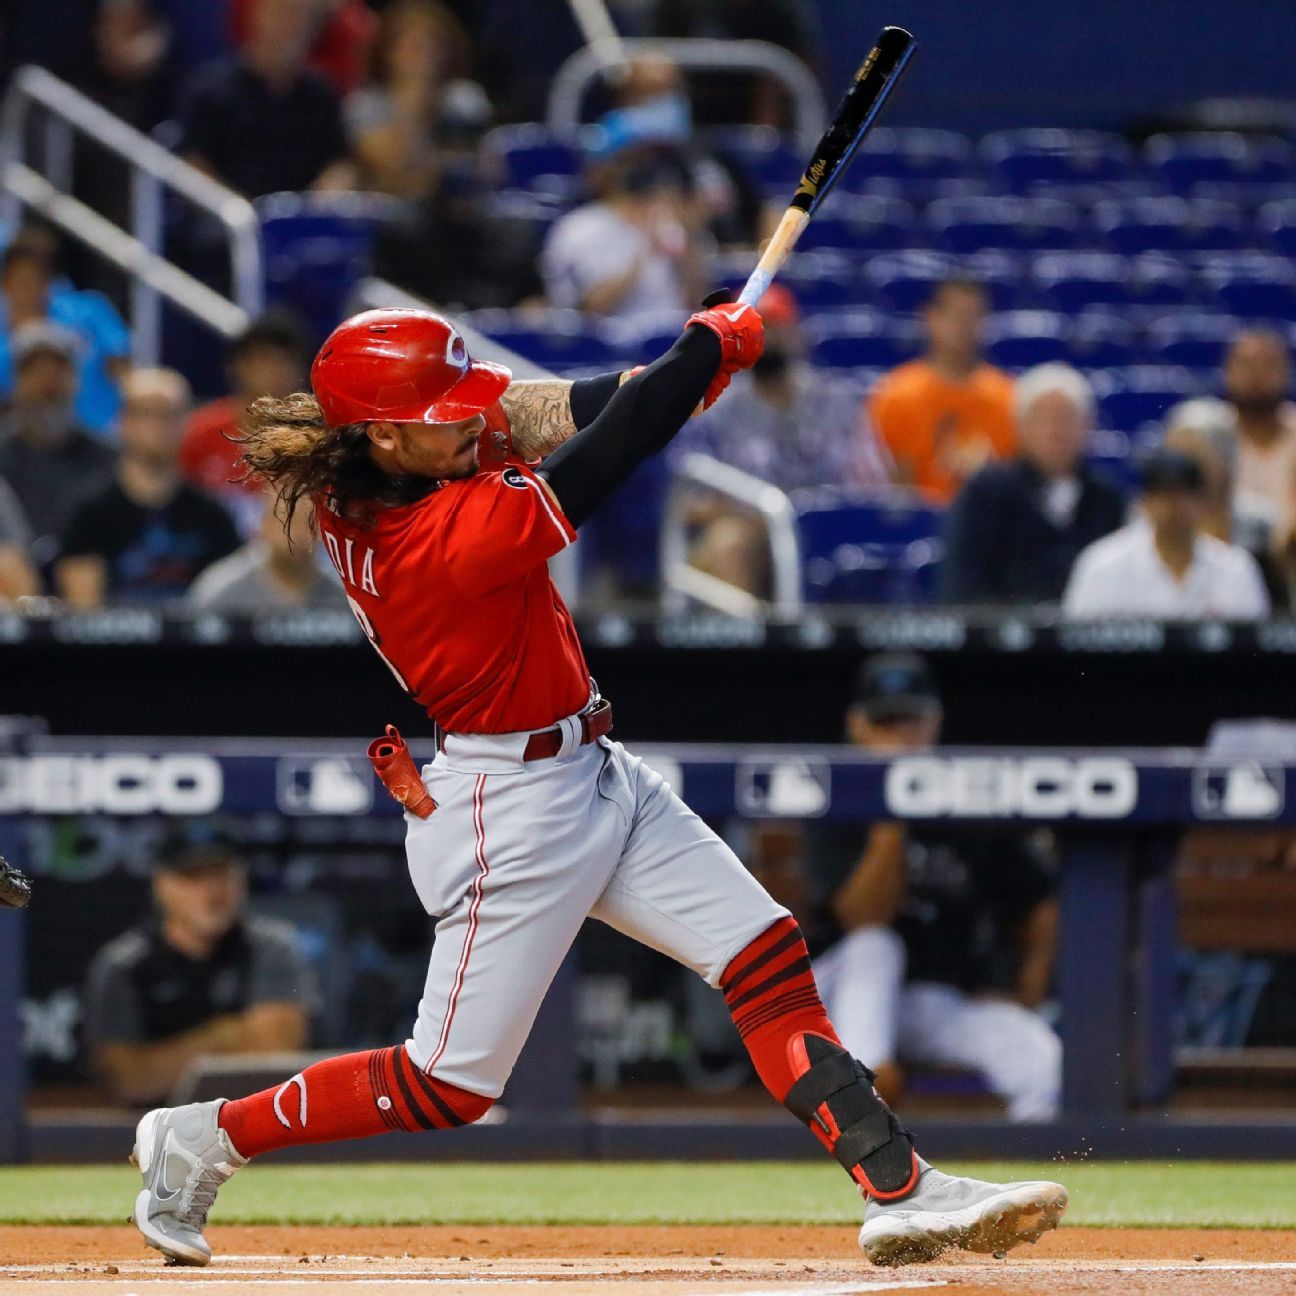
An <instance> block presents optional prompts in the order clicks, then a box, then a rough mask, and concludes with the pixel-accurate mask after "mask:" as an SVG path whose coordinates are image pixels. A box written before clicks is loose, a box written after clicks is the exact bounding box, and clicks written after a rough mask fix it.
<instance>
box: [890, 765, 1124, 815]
mask: <svg viewBox="0 0 1296 1296" xmlns="http://www.w3.org/2000/svg"><path fill="white" fill-rule="evenodd" d="M1137 801H1138V771H1137V770H1136V769H1135V768H1134V766H1133V765H1132V764H1131V763H1130V762H1129V761H1127V760H1121V759H1119V758H1117V757H1112V756H1086V757H1080V758H1078V759H1075V760H1072V759H1068V758H1067V757H1065V756H1028V757H1023V758H1013V757H1004V758H999V757H983V756H950V757H941V756H912V757H907V758H905V759H904V760H898V761H895V762H894V763H893V764H892V765H891V766H890V768H888V770H887V776H886V803H887V809H888V810H889V811H890V812H891V813H892V814H895V815H901V816H903V817H905V818H911V819H926V818H931V819H939V818H943V817H946V816H958V817H962V816H965V815H966V816H972V817H984V818H991V819H992V818H1000V817H1004V818H1007V817H1013V816H1020V817H1022V818H1026V819H1058V818H1063V817H1067V816H1073V815H1074V816H1075V817H1077V818H1080V819H1122V818H1124V817H1125V816H1126V815H1128V814H1129V813H1130V812H1131V811H1132V810H1133V809H1134V806H1135V803H1136V802H1137Z"/></svg>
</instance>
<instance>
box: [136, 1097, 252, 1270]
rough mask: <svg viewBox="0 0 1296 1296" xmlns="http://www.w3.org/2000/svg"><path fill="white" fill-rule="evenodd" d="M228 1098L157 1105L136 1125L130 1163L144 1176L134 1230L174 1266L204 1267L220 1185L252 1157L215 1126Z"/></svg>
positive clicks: (138, 1197) (208, 1252)
mask: <svg viewBox="0 0 1296 1296" xmlns="http://www.w3.org/2000/svg"><path fill="white" fill-rule="evenodd" d="M224 1101H225V1100H224V1099H223V1098H218V1099H216V1100H215V1101H213V1102H202V1103H190V1104H189V1105H188V1106H186V1107H158V1108H156V1109H155V1110H154V1111H151V1112H149V1113H148V1115H146V1116H145V1117H144V1118H143V1119H142V1120H141V1121H140V1123H139V1124H138V1125H137V1126H136V1127H135V1147H134V1149H133V1150H132V1151H131V1155H130V1159H131V1162H132V1163H133V1164H134V1165H137V1166H138V1167H139V1170H140V1173H141V1174H142V1175H143V1176H144V1187H143V1188H142V1189H140V1192H139V1195H138V1196H137V1197H136V1198H135V1226H136V1227H137V1228H138V1229H139V1231H140V1232H141V1233H142V1234H143V1235H144V1241H145V1242H147V1243H148V1244H149V1246H151V1247H156V1248H157V1250H159V1251H161V1252H162V1254H163V1255H164V1256H166V1257H167V1259H168V1261H169V1262H171V1263H172V1264H184V1265H205V1264H207V1263H208V1262H209V1261H210V1260H211V1247H210V1246H208V1245H207V1239H206V1238H205V1237H203V1229H204V1228H206V1227H207V1212H208V1211H210V1210H211V1207H212V1203H213V1202H214V1201H215V1200H216V1193H217V1192H218V1191H219V1189H220V1186H221V1184H223V1183H224V1182H225V1180H226V1179H228V1178H229V1177H230V1175H232V1174H233V1173H234V1171H235V1170H237V1169H238V1168H239V1166H242V1165H246V1164H247V1158H246V1157H241V1156H239V1154H238V1153H237V1152H235V1151H234V1145H233V1144H232V1143H231V1142H230V1141H229V1136H228V1135H227V1134H226V1133H225V1131H224V1130H223V1129H221V1128H220V1126H219V1125H217V1123H216V1114H217V1112H219V1111H220V1109H221V1105H222V1103H224Z"/></svg>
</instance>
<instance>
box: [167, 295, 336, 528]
mask: <svg viewBox="0 0 1296 1296" xmlns="http://www.w3.org/2000/svg"><path fill="white" fill-rule="evenodd" d="M312 351H313V348H312V346H311V343H310V339H309V338H308V337H307V336H306V333H305V330H304V329H303V328H302V326H301V325H300V324H299V323H298V321H297V319H296V317H295V316H293V315H289V314H287V313H286V312H283V311H268V312H267V313H266V314H265V315H263V316H262V317H261V318H260V319H257V320H254V321H253V322H252V323H251V324H250V325H249V326H248V328H247V329H246V331H245V332H243V333H242V334H241V335H240V336H239V337H237V338H236V339H235V340H234V342H233V343H232V344H231V346H230V349H229V355H228V359H227V361H226V373H227V375H228V377H229V382H230V387H231V388H232V390H231V392H230V394H229V395H228V396H222V397H220V398H219V399H217V400H214V401H210V402H208V403H207V404H206V405H201V406H199V407H198V408H197V409H196V410H194V412H193V413H192V414H191V415H190V416H189V422H188V424H187V425H186V427H185V434H184V441H183V442H182V443H181V446H180V470H181V471H182V472H183V473H184V476H185V480H186V481H187V482H188V483H189V484H190V485H191V486H196V487H197V488H198V489H199V490H201V491H205V492H206V493H207V494H209V495H212V496H214V497H216V498H217V499H219V500H220V501H221V503H223V504H224V505H225V506H226V507H227V508H228V509H229V511H230V512H231V513H232V514H233V515H234V517H235V519H236V520H237V521H238V522H239V523H240V526H241V529H242V530H243V532H244V534H245V535H250V534H252V533H253V532H254V531H255V530H256V527H257V526H258V524H259V523H260V520H261V512H262V505H263V502H264V491H263V490H262V487H261V484H260V483H259V482H256V481H250V480H247V479H246V477H245V474H244V472H243V469H242V468H241V467H239V464H238V458H239V455H241V454H242V453H243V448H242V446H240V445H239V444H238V442H237V441H236V440H234V439H233V438H235V437H237V436H238V435H239V432H240V428H241V426H242V420H243V415H244V411H245V410H246V409H247V407H248V406H249V405H251V404H252V402H253V401H254V400H256V399H257V398H258V397H260V396H273V397H275V399H277V400H282V399H283V398H284V397H285V396H287V395H288V394H289V393H291V392H295V391H300V390H301V389H302V388H303V387H305V386H306V381H307V374H308V372H309V369H310V358H311V354H312Z"/></svg>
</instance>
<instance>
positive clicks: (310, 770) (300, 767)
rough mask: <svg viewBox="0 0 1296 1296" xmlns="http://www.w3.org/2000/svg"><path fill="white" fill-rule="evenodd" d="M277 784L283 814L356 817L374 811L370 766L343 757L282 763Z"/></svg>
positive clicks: (295, 760) (280, 763)
mask: <svg viewBox="0 0 1296 1296" xmlns="http://www.w3.org/2000/svg"><path fill="white" fill-rule="evenodd" d="M277 783H278V792H279V809H280V810H282V811H283V812H284V814H293V815H327V814H337V815H355V814H367V813H368V812H369V811H370V810H371V809H372V808H373V777H372V774H371V771H370V769H369V766H368V765H367V764H361V762H359V761H352V760H347V759H345V758H344V757H338V756H329V757H319V758H316V759H310V758H303V759H288V760H281V761H280V762H279V770H278V777H277Z"/></svg>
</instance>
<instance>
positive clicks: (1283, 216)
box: [1260, 198, 1296, 257]
mask: <svg viewBox="0 0 1296 1296" xmlns="http://www.w3.org/2000/svg"><path fill="white" fill-rule="evenodd" d="M1260 229H1261V230H1262V231H1263V232H1264V235H1265V237H1266V238H1267V239H1268V240H1269V242H1270V243H1271V244H1272V245H1273V247H1275V248H1276V249H1277V250H1278V251H1279V252H1281V253H1282V254H1283V255H1284V256H1289V257H1296V198H1287V199H1285V200H1284V201H1282V202H1271V203H1265V205H1264V206H1263V207H1261V208H1260Z"/></svg>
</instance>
